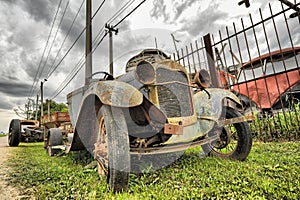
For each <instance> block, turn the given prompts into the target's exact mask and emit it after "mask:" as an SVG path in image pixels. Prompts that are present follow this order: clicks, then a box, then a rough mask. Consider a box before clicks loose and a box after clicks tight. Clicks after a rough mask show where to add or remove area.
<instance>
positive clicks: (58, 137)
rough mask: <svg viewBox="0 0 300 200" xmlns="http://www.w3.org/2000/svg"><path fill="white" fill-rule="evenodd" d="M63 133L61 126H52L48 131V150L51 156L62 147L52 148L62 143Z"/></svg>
mask: <svg viewBox="0 0 300 200" xmlns="http://www.w3.org/2000/svg"><path fill="white" fill-rule="evenodd" d="M62 144H63V139H62V133H61V129H59V128H51V129H49V131H48V136H47V147H46V152H47V154H48V155H49V156H54V155H55V154H57V153H58V152H60V149H52V146H57V145H62Z"/></svg>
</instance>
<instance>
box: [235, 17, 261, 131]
mask: <svg viewBox="0 0 300 200" xmlns="http://www.w3.org/2000/svg"><path fill="white" fill-rule="evenodd" d="M233 29H234V36H235V40H236V44H237V48H238V52H239V57H240V61H241V63H243V57H242V53H241V48H240V43H239V39H238V35H237V31H236V26H235V23H233ZM242 75H243V76H244V79H245V80H246V74H245V71H244V70H243V74H240V73H239V77H240V76H242ZM239 77H237V78H239ZM245 84H246V92H247V96H249V85H248V82H247V81H246V82H245ZM238 88H239V87H238ZM250 108H251V109H252V102H251V101H250ZM255 123H256V122H255ZM258 127H259V132H260V133H262V124H261V123H258Z"/></svg>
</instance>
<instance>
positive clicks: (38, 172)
mask: <svg viewBox="0 0 300 200" xmlns="http://www.w3.org/2000/svg"><path fill="white" fill-rule="evenodd" d="M13 152H14V153H15V157H14V158H11V159H10V160H9V162H8V165H10V166H11V167H13V170H12V171H11V174H10V177H11V178H10V183H11V184H12V185H15V186H18V187H22V188H23V189H22V191H23V192H24V193H25V194H34V195H35V196H36V197H37V199H300V189H299V188H300V174H299V166H300V142H295V143H292V142H289V143H255V144H254V145H253V148H252V151H251V153H250V155H249V157H248V158H247V160H246V161H244V162H239V161H232V160H227V159H219V158H215V157H206V158H200V157H199V156H198V152H199V148H195V149H191V150H189V151H187V152H186V153H185V154H184V155H183V157H182V158H181V159H179V160H177V161H176V162H175V163H174V164H172V165H171V166H169V167H166V168H164V169H162V170H159V171H156V172H153V173H145V174H141V175H135V174H131V177H130V186H129V191H128V192H127V193H123V194H113V193H111V192H110V191H109V190H108V186H107V184H106V180H105V178H99V177H98V174H97V170H96V169H85V167H84V166H85V165H86V164H87V163H88V162H89V161H90V159H82V160H80V159H78V155H77V154H74V153H73V154H68V155H65V156H61V157H48V156H47V155H46V153H45V151H44V150H43V148H42V144H41V143H29V144H24V143H21V145H20V147H18V148H14V149H13ZM76 157H77V158H76ZM74 158H75V159H74ZM24 188H25V189H24Z"/></svg>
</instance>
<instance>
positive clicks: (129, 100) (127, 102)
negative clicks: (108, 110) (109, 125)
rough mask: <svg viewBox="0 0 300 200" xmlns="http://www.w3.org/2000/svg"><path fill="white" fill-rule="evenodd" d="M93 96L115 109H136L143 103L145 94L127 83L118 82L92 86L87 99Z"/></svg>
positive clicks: (99, 83) (100, 82)
mask: <svg viewBox="0 0 300 200" xmlns="http://www.w3.org/2000/svg"><path fill="white" fill-rule="evenodd" d="M91 94H93V95H96V96H98V98H99V99H100V101H101V102H102V103H103V104H105V105H110V106H115V107H122V108H126V107H134V106H138V105H141V104H142V102H143V94H142V93H141V92H140V91H138V90H137V89H136V88H135V87H133V86H131V85H129V84H127V83H124V82H120V81H116V80H113V81H99V82H97V83H94V84H91V85H90V87H89V89H88V90H87V91H86V93H85V97H87V96H89V95H91ZM84 99H85V98H84Z"/></svg>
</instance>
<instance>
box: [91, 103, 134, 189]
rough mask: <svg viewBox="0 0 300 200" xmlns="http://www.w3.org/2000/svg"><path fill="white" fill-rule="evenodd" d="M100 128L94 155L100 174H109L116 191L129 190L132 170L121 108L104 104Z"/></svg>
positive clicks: (110, 185)
mask: <svg viewBox="0 0 300 200" xmlns="http://www.w3.org/2000/svg"><path fill="white" fill-rule="evenodd" d="M98 122H99V126H98V127H99V130H98V139H97V143H95V151H94V157H95V159H96V160H97V163H98V164H97V165H98V172H99V175H100V176H103V175H107V181H108V184H109V187H110V188H111V189H112V190H113V191H114V192H123V191H127V189H128V184H129V172H130V154H129V138H128V131H127V125H126V121H125V118H124V115H123V113H122V110H121V109H120V108H115V107H113V108H112V107H109V106H106V105H103V106H102V107H101V108H100V110H99V114H98Z"/></svg>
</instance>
